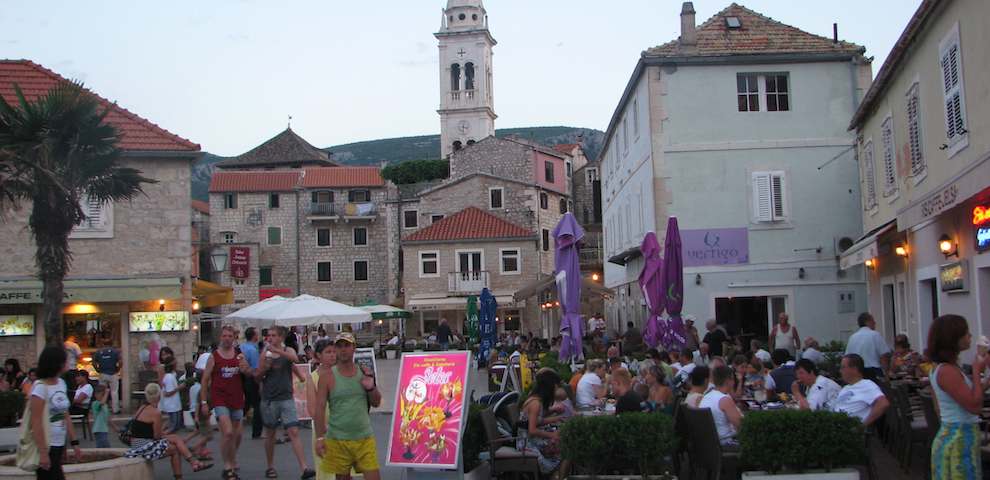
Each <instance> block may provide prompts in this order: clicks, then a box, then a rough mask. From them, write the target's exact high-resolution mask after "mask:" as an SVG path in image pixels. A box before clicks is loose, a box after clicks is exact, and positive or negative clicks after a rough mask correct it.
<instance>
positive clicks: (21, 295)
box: [0, 288, 72, 304]
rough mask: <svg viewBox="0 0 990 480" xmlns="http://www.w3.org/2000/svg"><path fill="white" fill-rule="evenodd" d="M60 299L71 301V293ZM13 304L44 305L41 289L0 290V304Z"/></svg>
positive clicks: (66, 293) (63, 295)
mask: <svg viewBox="0 0 990 480" xmlns="http://www.w3.org/2000/svg"><path fill="white" fill-rule="evenodd" d="M62 298H63V299H64V300H65V301H66V302H68V301H71V300H72V292H69V291H65V293H63V294H62ZM13 303H45V301H44V299H42V298H41V289H40V288H39V289H36V290H0V304H13Z"/></svg>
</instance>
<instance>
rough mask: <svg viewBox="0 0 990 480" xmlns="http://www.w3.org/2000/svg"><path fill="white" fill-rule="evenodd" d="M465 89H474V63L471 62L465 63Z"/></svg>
mask: <svg viewBox="0 0 990 480" xmlns="http://www.w3.org/2000/svg"><path fill="white" fill-rule="evenodd" d="M464 90H474V64H473V63H471V62H468V63H466V64H465V65H464Z"/></svg>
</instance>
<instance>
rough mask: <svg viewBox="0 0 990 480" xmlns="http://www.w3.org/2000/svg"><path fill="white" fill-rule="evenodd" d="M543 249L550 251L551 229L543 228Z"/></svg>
mask: <svg viewBox="0 0 990 480" xmlns="http://www.w3.org/2000/svg"><path fill="white" fill-rule="evenodd" d="M542 240H543V251H544V252H548V251H550V230H547V229H545V228H544V229H543V239H542Z"/></svg>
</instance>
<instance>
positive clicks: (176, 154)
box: [121, 150, 206, 160]
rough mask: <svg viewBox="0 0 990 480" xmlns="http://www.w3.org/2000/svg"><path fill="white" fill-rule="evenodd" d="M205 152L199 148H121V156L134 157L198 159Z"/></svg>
mask: <svg viewBox="0 0 990 480" xmlns="http://www.w3.org/2000/svg"><path fill="white" fill-rule="evenodd" d="M205 153H206V152H202V151H199V150H123V152H122V153H121V156H122V157H136V158H149V157H157V158H189V159H190V160H199V159H200V158H202V157H203V154H205Z"/></svg>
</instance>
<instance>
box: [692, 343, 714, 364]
mask: <svg viewBox="0 0 990 480" xmlns="http://www.w3.org/2000/svg"><path fill="white" fill-rule="evenodd" d="M692 358H693V361H694V364H695V365H698V366H701V365H708V362H710V361H711V360H712V357H711V355H709V354H708V343H707V342H701V345H698V350H697V351H695V352H694V353H693V354H692Z"/></svg>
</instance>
